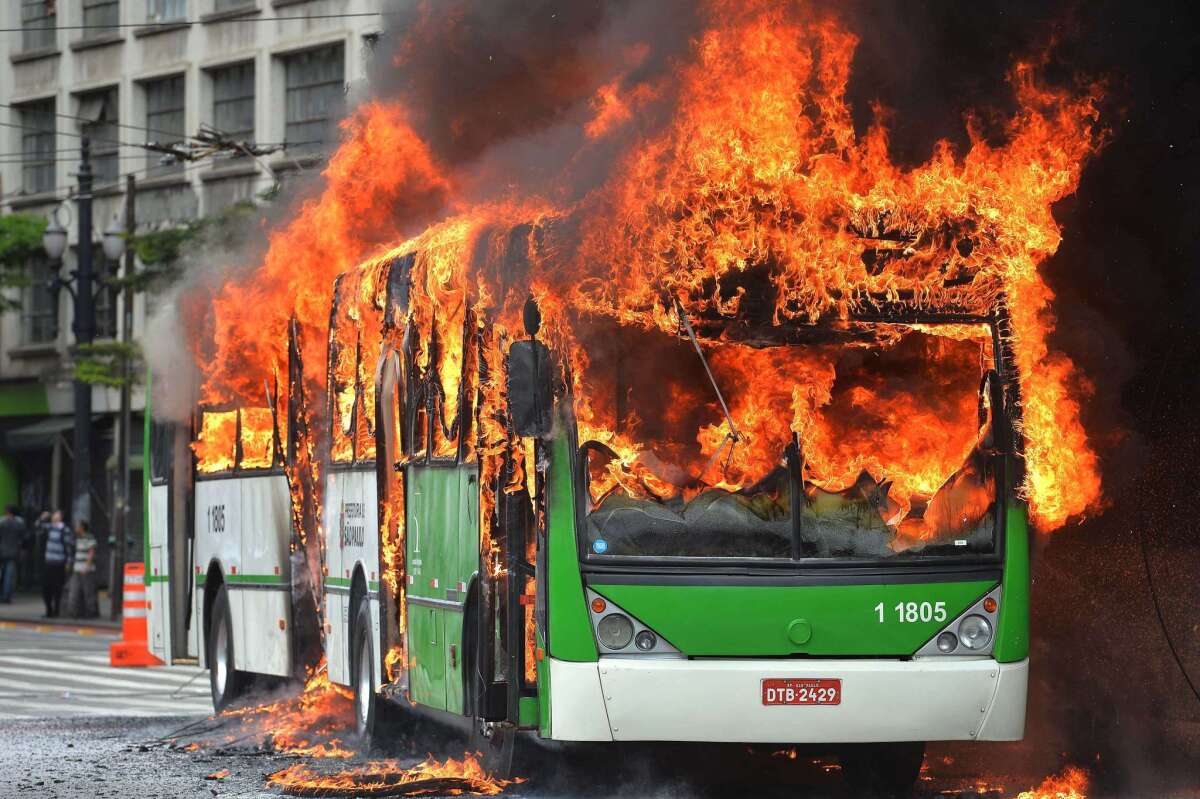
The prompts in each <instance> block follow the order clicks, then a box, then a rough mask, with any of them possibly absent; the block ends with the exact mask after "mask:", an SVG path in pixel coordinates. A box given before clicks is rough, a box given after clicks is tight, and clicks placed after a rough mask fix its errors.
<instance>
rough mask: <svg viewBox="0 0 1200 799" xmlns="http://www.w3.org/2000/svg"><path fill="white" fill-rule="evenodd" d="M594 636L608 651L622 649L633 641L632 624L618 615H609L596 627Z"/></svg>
mask: <svg viewBox="0 0 1200 799" xmlns="http://www.w3.org/2000/svg"><path fill="white" fill-rule="evenodd" d="M596 636H597V637H598V638H599V639H600V643H602V644H604V645H605V646H606V647H608V648H609V649H624V648H625V647H627V646H629V642H630V641H632V640H633V622H631V621H630V620H629V619H628V618H627V617H625V616H622V615H621V614H620V613H610V614H608V615H607V616H605V617H604V618H603V619H601V620H600V623H599V624H597V625H596Z"/></svg>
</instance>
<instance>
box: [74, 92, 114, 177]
mask: <svg viewBox="0 0 1200 799" xmlns="http://www.w3.org/2000/svg"><path fill="white" fill-rule="evenodd" d="M117 108H118V104H117V87H116V86H114V87H112V88H111V89H102V90H100V91H97V92H88V93H87V94H81V95H79V113H78V115H77V116H78V117H79V119H80V122H79V132H80V133H82V134H84V135H85V136H89V137H90V138H91V140H92V174H93V175H94V176H95V179H96V182H97V183H112V182H114V181H115V180H116V179H117V176H118V174H119V173H120V161H121V145H120V144H119V143H118V140H119V139H120V138H121V137H120V130H119V126H118V124H117V123H118V121H119V120H118V119H117Z"/></svg>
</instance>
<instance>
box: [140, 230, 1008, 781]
mask: <svg viewBox="0 0 1200 799" xmlns="http://www.w3.org/2000/svg"><path fill="white" fill-rule="evenodd" d="M564 231H566V232H564ZM569 231H570V222H569V220H562V219H558V218H553V217H548V218H543V219H541V220H539V221H538V222H536V223H534V224H525V225H505V224H496V223H491V224H486V225H484V224H476V225H474V226H463V225H447V226H444V227H443V228H439V229H435V230H434V231H432V232H431V233H429V234H427V235H426V236H424V237H422V238H420V239H417V240H416V241H414V242H409V243H406V244H404V245H401V246H400V247H397V248H395V249H393V250H390V251H387V252H385V253H384V254H382V255H380V256H377V257H375V258H372V259H369V260H368V261H367V262H366V263H364V264H363V265H361V266H360V267H358V268H357V269H354V270H352V271H350V272H348V273H345V274H343V275H342V276H340V277H339V278H338V280H337V282H336V285H335V287H334V290H333V292H332V297H333V301H332V305H331V308H330V313H329V324H328V328H327V337H326V342H325V345H326V358H325V367H326V368H325V373H326V381H325V384H324V385H323V386H321V387H319V388H314V387H313V386H311V385H309V384H306V381H305V380H304V377H303V375H304V374H305V370H304V368H303V365H302V364H301V363H299V362H300V361H301V360H302V358H303V352H304V351H305V349H304V346H303V345H302V343H301V342H299V341H298V340H296V339H297V338H298V336H299V333H298V328H297V327H296V326H293V327H292V336H293V341H291V342H290V346H289V352H290V359H291V363H290V364H289V369H288V380H287V385H286V386H279V387H275V386H264V392H263V396H264V406H265V407H262V408H257V409H250V410H247V409H240V410H232V411H231V410H227V409H211V408H202V409H200V410H199V411H198V413H197V417H196V419H197V420H196V424H195V429H194V431H190V432H191V434H194V438H195V440H194V442H191V444H192V446H191V450H192V452H193V453H194V456H195V473H194V476H193V477H192V478H191V479H190V480H180V481H177V488H176V491H178V492H180V494H179V496H180V499H177V500H176V501H175V502H174V504H176V505H180V506H189V505H190V506H191V507H192V508H193V513H194V518H192V519H188V520H187V523H188V524H190V525H191V530H192V535H191V538H190V549H191V552H190V554H189V555H188V557H189V558H190V561H189V565H188V568H186V569H185V570H182V571H183V573H185V574H193V575H194V577H195V581H194V592H193V595H192V601H191V603H190V616H189V618H190V620H189V622H188V623H189V624H190V631H189V633H188V636H187V649H188V651H190V652H192V653H195V654H196V655H198V656H200V657H201V658H202V662H203V663H204V664H205V665H207V667H208V668H209V670H210V674H211V675H212V686H213V701H214V704H215V705H216V706H217V707H218V708H220V707H222V706H224V705H225V704H226V703H228V702H229V701H231V700H232V699H233V698H235V697H236V696H237V695H238V693H239V692H240V691H241V690H242V689H243V687H244V679H245V673H247V672H254V673H265V674H290V673H294V672H298V670H299V669H300V668H301V667H302V666H305V665H311V661H312V658H311V656H308V657H306V656H305V655H303V653H302V651H303V647H302V646H301V645H300V644H299V643H298V642H297V641H295V640H293V637H302V632H300V631H298V630H299V628H300V627H301V626H302V621H301V620H302V618H303V617H304V616H305V611H301V610H298V609H297V608H298V607H299V605H298V603H300V604H304V603H307V604H305V607H306V608H307V615H309V616H314V617H315V618H316V619H318V621H317V626H318V629H317V632H318V635H319V637H320V639H321V640H322V648H321V653H322V654H323V656H324V658H325V660H326V663H327V668H328V676H329V679H330V680H331V681H332V682H334V683H337V684H341V685H346V686H348V687H350V688H351V689H352V691H353V695H354V708H355V723H356V730H357V733H358V734H359V736H360V737H367V736H369V735H370V734H371V732H372V728H373V725H374V720H375V717H376V708H377V704H378V703H379V702H383V701H388V702H398V703H400V704H403V705H405V706H408V707H411V708H419V709H421V710H422V711H427V712H429V713H431V714H433V715H435V716H437V717H439V718H443V719H446V720H450V719H457V720H458V721H459V723H461V724H463V725H464V726H466V727H468V728H469V729H470V731H471V733H472V735H473V737H474V745H475V746H476V747H477V748H479V749H481V750H483V751H485V752H486V753H488V755H489V759H488V762H489V764H490V765H491V766H492V767H494V768H495V767H502V766H503V763H504V762H505V760H506V759H507V758H508V757H509V756H510V754H511V746H512V737H513V735H514V733H516V732H517V731H520V730H528V731H531V732H534V733H535V734H537V735H540V736H541V737H544V738H547V739H553V740H563V741H737V742H750V743H772V744H777V743H789V744H796V743H821V744H841V745H845V747H846V748H845V751H844V759H845V760H846V762H847V763H848V764H850V763H852V764H853V765H852V767H849V768H848V769H847V771H848V772H849V773H850V774H851V777H852V778H854V779H861V780H863V781H865V782H868V783H875V784H887V785H898V784H899V783H904V782H911V781H912V780H913V779H915V777H916V775H917V772H918V769H919V767H920V764H921V762H922V756H923V751H924V742H925V741H928V740H1013V739H1019V738H1020V737H1021V736H1022V734H1023V728H1024V716H1025V695H1026V683H1027V675H1028V626H1029V621H1028V589H1029V585H1028V580H1029V577H1028V574H1029V571H1028V534H1027V530H1026V510H1025V504H1024V502H1023V501H1022V499H1021V498H1020V497H1019V495H1018V493H1017V489H1018V487H1019V486H1020V485H1021V484H1022V480H1023V472H1022V469H1023V466H1022V452H1021V437H1020V435H1019V434H1018V433H1017V431H1018V430H1020V427H1021V425H1020V418H1019V407H1020V403H1019V383H1018V382H1017V380H1016V373H1015V370H1014V368H1013V356H1012V349H1011V338H1010V337H1011V322H1010V318H1009V310H1008V307H1007V300H1006V297H1005V295H1004V293H1003V292H1002V291H1000V290H999V288H998V284H996V283H994V282H993V283H991V284H988V282H987V281H986V280H983V281H981V283H980V284H976V283H974V282H973V281H966V280H959V281H946V283H945V284H944V285H942V286H940V287H938V288H937V289H931V290H928V291H926V292H924V293H922V294H916V293H913V292H899V293H893V294H891V295H887V294H884V293H871V292H869V291H864V292H862V293H860V294H859V295H857V296H855V297H853V298H852V300H853V301H852V304H851V306H850V307H852V308H853V311H851V312H848V313H847V314H845V315H843V316H839V317H837V318H834V319H822V320H818V321H814V322H799V321H789V320H783V321H781V320H780V319H778V318H777V316H776V315H775V313H774V309H775V307H776V303H777V302H778V300H779V297H777V296H775V295H774V294H773V293H772V292H773V290H774V289H773V286H774V284H773V283H772V281H771V280H770V279H769V273H768V271H767V270H766V269H750V270H747V271H746V272H744V273H742V274H740V275H739V276H738V279H737V283H736V285H734V284H733V283H727V284H726V285H725V286H723V287H721V289H720V291H722V292H724V293H725V294H726V295H729V296H736V297H738V298H739V300H738V302H736V303H733V304H726V305H725V306H722V305H721V304H720V303H713V302H711V301H709V300H708V299H706V298H703V297H697V296H694V295H692V296H689V295H686V294H680V295H674V296H671V295H667V294H663V295H662V296H661V297H659V298H658V299H657V300H656V302H655V306H654V313H653V320H654V321H653V322H652V323H650V324H646V323H645V322H644V321H643V320H640V319H635V320H633V321H627V320H622V319H619V318H613V317H611V316H604V315H602V314H598V313H597V312H596V311H595V309H594V308H589V307H588V306H586V304H583V303H574V304H573V303H569V302H555V301H553V300H552V298H551V297H549V296H548V295H543V296H542V297H541V299H540V300H539V298H538V296H537V294H536V293H534V294H532V295H531V294H529V293H528V292H523V291H522V290H521V287H524V286H528V285H530V284H531V278H532V276H533V275H535V274H552V273H553V272H554V269H555V266H554V264H553V259H554V257H555V254H556V252H557V251H558V249H559V247H558V244H559V241H558V240H559V239H560V238H561V237H562V236H563V235H570V232H569ZM878 245H879V250H880V252H881V253H886V252H890V250H889V249H888V248H889V247H890V246H891V245H889V244H888V243H887V242H885V241H881V242H879V243H878ZM953 246H957V244H955V245H953ZM881 257H886V256H885V255H881ZM532 282H533V283H536V282H537V281H536V280H533V281H532ZM505 287H507V288H508V290H507V293H505V294H499V293H493V291H489V289H493V290H495V291H496V292H499V291H504V290H505ZM314 397H320V398H321V400H320V401H321V403H322V412H321V414H319V415H320V416H323V417H324V418H326V419H328V426H327V429H325V430H324V431H321V432H320V433H317V431H316V429H315V428H314V426H313V422H312V419H313V418H315V417H316V416H317V415H314V414H312V413H311V408H312V407H313V406H314V404H315V403H316V402H317V400H315V399H314ZM150 439H151V442H152V444H151V446H152V447H153V442H154V441H155V440H156V437H155V436H153V435H152V436H151V437H150ZM186 439H187V436H184V437H181V438H180V441H181V442H186ZM150 459H151V461H152V462H153V461H154V460H155V454H154V453H151V455H150ZM314 465H315V466H316V468H314ZM151 471H152V473H154V474H158V473H159V472H158V470H157V469H156V468H152V470H151ZM169 490H170V489H169V486H167V485H164V486H163V488H162V489H161V495H162V497H163V499H161V500H160V499H158V498H157V497H158V496H159V494H158V493H156V491H160V489H158V488H157V487H155V486H152V487H151V490H150V496H151V500H150V501H151V504H152V506H153V505H154V504H155V503H156V502H157V503H160V504H162V505H163V506H164V507H166V506H168V505H171V504H172V503H171V502H169V501H167V499H166V497H167V496H168V492H169ZM289 498H290V502H289ZM165 516H166V514H165V513H152V514H151V518H152V520H153V521H152V529H151V531H150V537H151V547H150V551H151V552H152V553H155V552H158V551H160V549H162V546H161V545H160V543H159V542H161V541H165V540H166V539H167V538H168V537H169V535H168V533H167V531H166V530H165V529H164V530H158V529H155V527H154V525H157V524H159V523H160V521H161V520H163V519H165ZM168 548H169V547H168ZM152 557H153V556H152ZM310 558H312V560H311V562H310V560H309V559H310ZM310 566H311V567H312V568H310ZM164 598H165V597H164ZM156 599H157V597H156ZM155 604H156V605H157V604H158V603H157V602H156V603H155ZM151 624H152V627H153V626H154V624H155V621H154V620H152V622H151ZM153 637H154V638H155V640H158V638H159V633H158V632H155V633H154V635H153ZM156 652H158V653H159V654H160V655H161V656H166V657H169V656H170V652H167V651H164V650H161V649H160V650H156ZM981 711H982V712H981Z"/></svg>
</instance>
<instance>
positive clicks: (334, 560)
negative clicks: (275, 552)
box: [324, 469, 350, 685]
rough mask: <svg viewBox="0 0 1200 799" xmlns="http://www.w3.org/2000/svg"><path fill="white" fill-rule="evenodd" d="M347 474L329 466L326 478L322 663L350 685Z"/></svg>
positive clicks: (340, 681)
mask: <svg viewBox="0 0 1200 799" xmlns="http://www.w3.org/2000/svg"><path fill="white" fill-rule="evenodd" d="M348 477H349V474H348V473H347V472H345V471H342V470H340V469H336V470H335V469H329V470H328V471H327V477H326V478H325V524H324V528H325V529H324V536H325V623H326V628H325V662H326V664H327V668H328V674H329V679H330V680H331V681H333V682H335V683H337V684H339V685H349V684H350V664H349V663H347V662H346V660H347V658H346V653H347V649H348V646H349V637H348V635H347V633H348V632H349V630H348V629H347V628H348V626H349V625H348V622H349V610H348V609H347V608H346V600H347V599H349V596H348V594H349V585H350V583H349V581H348V580H347V579H345V578H344V577H343V576H342V572H343V571H344V567H343V564H344V561H343V558H342V543H341V539H342V506H343V505H344V504H345V503H346V502H347V501H348V500H347V496H346V494H347V491H348V488H349V487H348V485H347V483H348V479H347V478H348Z"/></svg>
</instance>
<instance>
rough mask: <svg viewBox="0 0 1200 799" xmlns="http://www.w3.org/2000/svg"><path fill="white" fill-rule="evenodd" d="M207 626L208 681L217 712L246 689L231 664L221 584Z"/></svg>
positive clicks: (230, 625)
mask: <svg viewBox="0 0 1200 799" xmlns="http://www.w3.org/2000/svg"><path fill="white" fill-rule="evenodd" d="M209 625H210V626H209V630H208V683H209V688H210V689H211V690H212V702H213V710H215V711H217V712H218V713H220V712H221V711H222V710H224V709H225V708H227V707H229V705H230V704H231V703H232V702H233V701H234V700H235V699H237V698H238V697H239V696H241V695H242V694H243V693H244V692H245V690H246V675H245V674H243V673H242V672H240V671H238V670H237V669H235V668H234V666H233V664H234V662H235V661H234V659H233V620H232V618H231V617H230V613H229V595H228V594H227V593H226V588H225V586H224V585H222V586H221V587H220V588H218V589H217V598H216V600H215V601H214V602H213V607H212V620H211V621H210V622H209Z"/></svg>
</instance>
